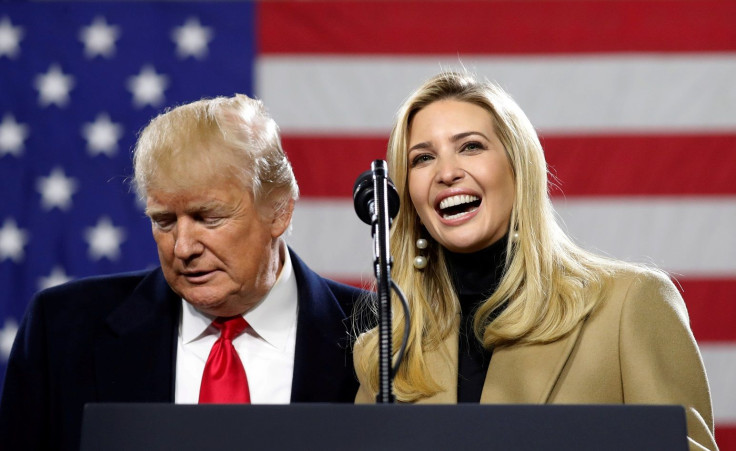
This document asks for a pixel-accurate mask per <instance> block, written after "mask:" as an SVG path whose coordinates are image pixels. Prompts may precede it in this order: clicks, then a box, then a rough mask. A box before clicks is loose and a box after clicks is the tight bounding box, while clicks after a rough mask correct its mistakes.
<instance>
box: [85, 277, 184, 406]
mask: <svg viewBox="0 0 736 451" xmlns="http://www.w3.org/2000/svg"><path fill="white" fill-rule="evenodd" d="M180 309H181V301H180V299H179V297H178V296H177V295H176V294H175V293H174V292H173V291H171V289H170V288H169V286H168V284H167V283H166V280H165V279H164V277H163V274H162V273H161V270H160V269H158V270H155V271H153V272H152V273H150V274H149V275H148V276H146V277H145V278H144V279H143V280H142V281H141V283H140V284H139V285H138V287H136V289H135V290H134V291H133V292H132V293H131V295H130V296H129V297H128V298H127V299H126V300H125V301H124V302H123V303H122V304H121V305H120V306H119V307H118V308H117V309H116V310H115V311H113V313H111V314H110V316H108V318H107V322H106V324H105V326H104V328H103V329H102V330H101V331H100V336H99V340H98V341H97V342H98V345H97V346H96V348H95V350H94V358H95V371H96V377H97V387H98V390H99V393H98V396H99V400H100V401H106V402H115V401H118V402H126V401H127V402H131V401H139V402H173V400H174V368H175V365H174V362H175V361H176V337H177V334H178V319H179V313H180Z"/></svg>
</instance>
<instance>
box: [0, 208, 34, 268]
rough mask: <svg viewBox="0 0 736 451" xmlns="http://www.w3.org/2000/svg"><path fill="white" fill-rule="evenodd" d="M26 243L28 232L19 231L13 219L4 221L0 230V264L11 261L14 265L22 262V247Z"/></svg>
mask: <svg viewBox="0 0 736 451" xmlns="http://www.w3.org/2000/svg"><path fill="white" fill-rule="evenodd" d="M26 243H28V232H26V231H25V230H23V229H19V228H18V225H17V224H16V223H15V220H13V219H6V220H5V222H3V226H2V228H0V262H1V261H3V260H6V259H12V260H13V261H14V262H16V263H20V262H21V261H23V257H24V252H23V246H25V245H26Z"/></svg>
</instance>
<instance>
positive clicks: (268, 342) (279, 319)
mask: <svg viewBox="0 0 736 451" xmlns="http://www.w3.org/2000/svg"><path fill="white" fill-rule="evenodd" d="M282 250H283V252H284V255H285V257H284V265H283V267H282V268H281V272H280V274H279V276H278V278H277V279H276V283H274V285H273V287H271V290H270V291H269V292H268V294H267V295H266V296H265V297H264V298H263V300H262V301H261V302H260V303H258V304H257V305H256V306H255V307H254V308H252V309H251V310H250V311H248V312H246V313H245V315H243V318H245V320H246V321H247V322H248V324H249V325H250V327H247V328H246V329H245V331H244V332H243V333H242V334H241V335H240V336H238V337H237V338H235V339H234V340H233V346H234V347H235V349H236V351H237V352H238V355H239V356H240V361H241V362H243V366H244V367H245V373H246V375H247V377H248V386H249V388H250V399H251V403H253V404H288V403H289V402H290V401H291V381H292V377H293V374H294V347H295V346H296V319H297V286H296V278H295V277H294V272H293V269H292V266H291V258H290V256H289V251H288V249H287V248H286V246H285V245H284V244H282ZM213 319H214V317H211V316H209V315H205V314H204V313H202V312H200V311H199V310H197V309H195V308H194V307H192V306H191V305H190V304H189V303H188V302H186V301H185V300H184V299H182V315H181V319H180V322H179V339H178V344H177V354H176V391H175V402H176V403H177V404H197V403H198V401H199V386H200V384H201V382H202V373H203V372H204V365H205V363H206V362H207V357H208V356H209V354H210V350H211V349H212V345H213V344H214V343H215V341H217V339H218V338H219V331H218V330H217V329H216V328H215V327H213V326H212V325H211V323H212V320H213Z"/></svg>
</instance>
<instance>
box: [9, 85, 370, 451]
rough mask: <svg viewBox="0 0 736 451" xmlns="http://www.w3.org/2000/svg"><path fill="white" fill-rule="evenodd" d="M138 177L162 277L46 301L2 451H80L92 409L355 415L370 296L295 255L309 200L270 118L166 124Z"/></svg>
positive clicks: (240, 103)
mask: <svg viewBox="0 0 736 451" xmlns="http://www.w3.org/2000/svg"><path fill="white" fill-rule="evenodd" d="M134 166H135V179H134V182H135V185H136V189H137V190H138V193H139V194H140V196H141V197H142V198H143V199H144V200H145V202H146V214H147V215H148V216H149V217H150V219H151V224H152V230H153V237H154V239H155V241H156V245H157V247H158V255H159V259H160V263H161V267H160V268H157V269H154V270H152V271H146V272H138V273H132V274H122V275H113V276H106V277H98V278H91V279H86V280H80V281H76V282H71V283H68V284H65V285H62V286H59V287H55V288H52V289H49V290H46V291H43V292H41V293H40V294H38V295H37V296H36V297H35V298H34V299H33V301H32V303H31V305H30V307H29V310H28V312H27V314H26V317H25V319H24V320H23V324H22V326H21V328H20V330H19V332H18V337H17V339H16V342H15V345H14V347H13V351H12V354H11V358H10V362H9V364H8V370H7V376H6V380H5V388H4V392H3V397H2V401H1V404H0V436H1V437H2V440H3V441H2V443H3V446H4V447H5V446H10V447H11V448H13V447H16V448H18V449H51V448H53V449H75V448H76V447H77V446H78V443H79V436H80V424H81V417H82V407H83V405H84V404H85V403H88V402H176V403H198V402H208V403H209V402H253V403H289V402H352V401H353V399H354V396H355V393H356V391H357V382H356V379H355V377H354V374H353V371H352V357H351V355H350V350H349V340H348V337H349V329H348V327H349V322H348V321H346V319H347V316H348V315H349V312H350V311H351V310H352V305H353V302H354V301H355V300H356V299H357V298H358V297H359V296H360V294H361V292H360V291H359V290H357V289H355V288H351V287H348V286H345V285H341V284H338V283H336V282H333V281H330V280H327V279H323V278H322V277H320V276H318V275H317V274H315V273H314V272H312V271H311V270H310V269H309V268H307V266H306V265H305V264H304V263H303V262H302V261H301V260H300V259H299V258H298V257H297V256H296V255H295V254H294V252H293V251H291V250H289V249H288V248H287V246H286V245H285V243H284V241H283V239H282V235H283V233H284V232H285V231H286V230H287V228H288V227H289V224H290V221H291V216H292V211H293V208H294V201H295V200H296V199H297V197H298V188H297V185H296V181H295V180H294V175H293V172H292V169H291V166H290V164H289V162H288V160H287V158H286V156H285V155H284V152H283V150H282V149H281V143H280V137H279V132H278V127H277V126H276V124H275V122H274V121H273V119H271V118H270V117H269V116H268V115H267V114H266V112H265V110H264V108H263V105H262V104H261V103H260V102H259V101H256V100H253V99H250V98H248V97H246V96H243V95H236V96H235V97H233V98H216V99H211V100H201V101H198V102H194V103H191V104H188V105H184V106H180V107H178V108H175V109H173V110H171V111H168V112H167V113H165V114H162V115H160V116H158V117H157V118H155V119H154V120H153V121H151V123H150V124H149V125H148V126H147V127H146V128H145V129H144V130H143V132H142V133H141V136H140V138H139V140H138V143H137V145H136V148H135V152H134ZM4 449H9V448H4Z"/></svg>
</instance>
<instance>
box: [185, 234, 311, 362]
mask: <svg viewBox="0 0 736 451" xmlns="http://www.w3.org/2000/svg"><path fill="white" fill-rule="evenodd" d="M281 251H282V252H283V255H284V264H283V266H282V267H281V272H279V275H278V277H277V278H276V282H275V283H274V284H273V286H272V287H271V290H269V292H268V293H267V294H266V296H265V297H264V298H263V300H262V301H261V302H259V303H258V304H256V306H255V307H253V308H252V309H251V310H250V311H248V312H246V314H245V315H243V317H244V318H245V320H246V321H248V324H250V327H251V328H252V329H253V330H254V331H255V332H256V334H257V335H258V336H260V337H261V338H262V339H263V340H265V341H266V342H267V343H269V344H270V345H272V346H274V347H276V348H278V349H283V348H284V346H285V345H286V344H287V340H288V339H289V335H290V334H291V333H292V332H293V331H292V329H293V326H294V325H295V324H296V318H297V296H298V291H297V285H296V276H295V275H294V269H293V267H292V265H291V256H290V254H289V249H288V248H287V247H286V245H285V244H284V243H283V242H282V243H281ZM182 306H183V307H182V309H181V311H182V316H181V329H180V330H181V337H182V340H183V342H184V343H185V344H186V343H190V342H192V341H195V340H198V339H200V338H202V337H204V336H205V335H208V334H210V333H215V332H216V330H215V329H214V328H210V327H209V326H210V324H211V323H212V320H214V319H215V318H214V317H213V316H211V315H207V314H204V313H202V312H200V311H199V310H197V309H196V308H194V307H193V306H192V305H191V304H190V303H188V302H187V301H186V300H184V299H182Z"/></svg>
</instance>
